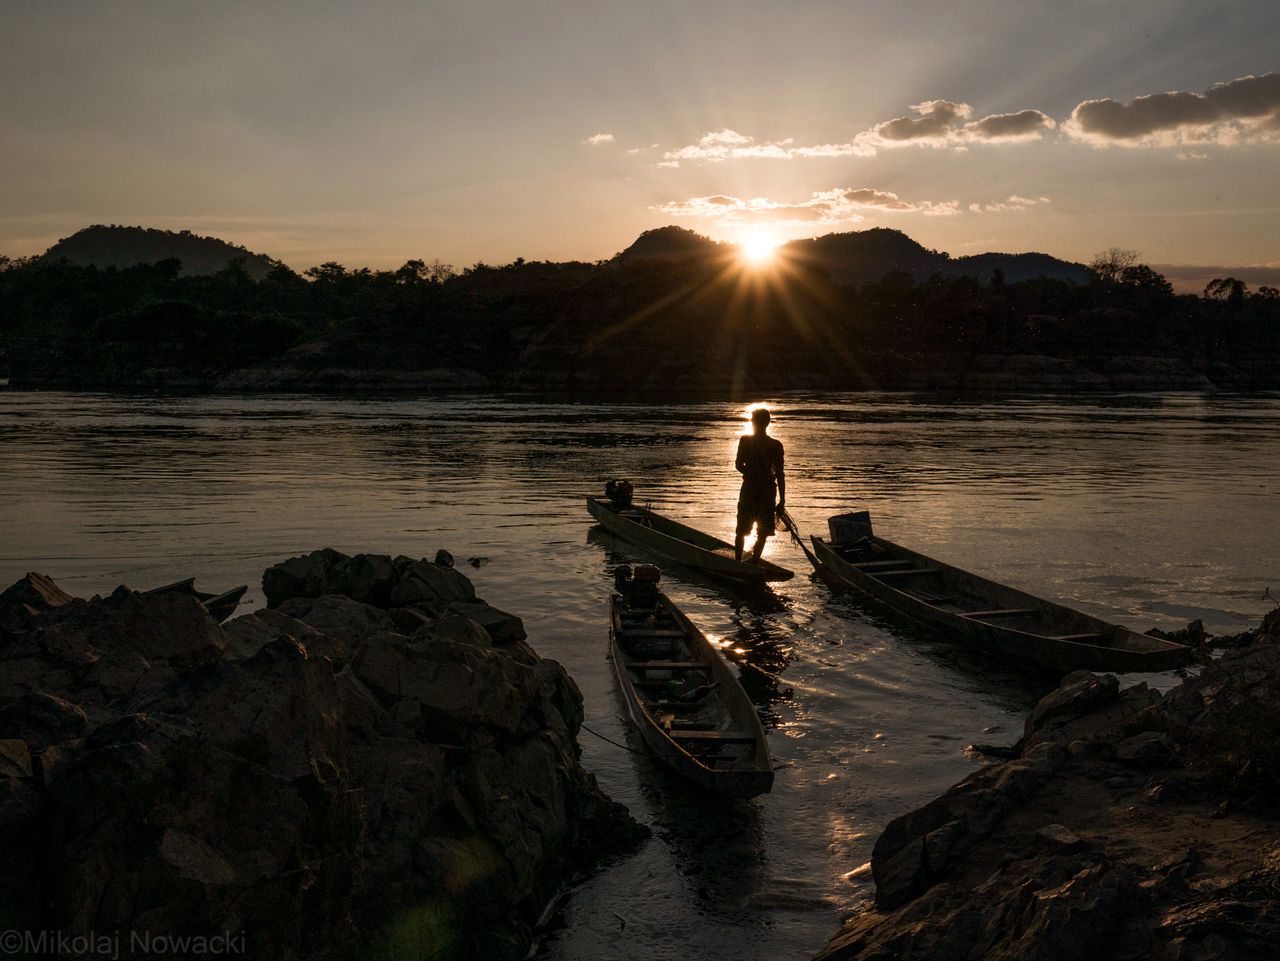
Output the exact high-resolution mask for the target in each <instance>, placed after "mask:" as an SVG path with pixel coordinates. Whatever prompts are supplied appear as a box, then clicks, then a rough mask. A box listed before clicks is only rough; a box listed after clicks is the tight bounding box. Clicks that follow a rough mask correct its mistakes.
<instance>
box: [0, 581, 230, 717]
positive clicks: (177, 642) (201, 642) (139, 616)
mask: <svg viewBox="0 0 1280 961" xmlns="http://www.w3.org/2000/svg"><path fill="white" fill-rule="evenodd" d="M226 645H227V640H226V637H225V635H224V634H223V633H222V630H221V628H220V627H219V626H218V625H217V624H216V623H215V622H214V621H213V619H212V618H210V617H209V615H208V613H207V612H206V611H205V609H204V607H203V606H201V604H200V602H199V601H197V600H196V599H195V598H194V597H192V596H190V595H186V594H177V593H168V594H154V595H151V594H138V593H134V592H132V591H128V590H124V589H121V590H117V591H116V592H115V593H113V594H112V595H111V596H110V597H107V598H105V599H103V598H95V599H93V600H91V601H83V600H79V599H75V600H73V601H71V602H69V603H67V604H64V605H61V606H59V607H55V608H52V609H51V610H49V611H47V612H45V613H44V614H42V615H41V617H40V618H39V620H38V621H37V622H36V623H35V624H34V625H33V627H32V629H31V630H30V631H29V632H27V633H26V634H23V635H21V636H19V637H16V638H14V639H13V640H12V641H11V642H10V643H9V644H8V645H7V646H6V647H5V648H4V649H3V650H0V665H2V666H3V669H2V670H0V704H4V703H5V702H7V701H11V700H14V699H16V698H19V697H22V696H23V695H25V694H28V693H32V692H50V693H57V694H58V695H60V696H63V697H67V698H69V699H70V700H72V701H73V702H75V703H80V704H107V703H109V702H111V701H112V700H114V699H116V698H119V697H123V696H125V695H128V694H132V693H135V692H138V691H141V690H145V689H148V688H154V687H158V686H159V685H161V684H163V683H165V681H167V680H168V679H169V678H170V677H172V676H173V674H174V673H175V672H176V671H181V670H185V669H187V668H190V667H194V666H196V665H198V664H202V663H208V662H210V661H213V660H216V659H218V658H219V657H221V656H222V652H223V651H224V650H225V648H226Z"/></svg>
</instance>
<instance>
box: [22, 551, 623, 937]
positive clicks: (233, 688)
mask: <svg viewBox="0 0 1280 961" xmlns="http://www.w3.org/2000/svg"><path fill="white" fill-rule="evenodd" d="M442 560H444V558H442ZM265 579H266V580H269V581H270V582H271V583H272V584H273V589H272V592H271V593H270V595H269V596H271V598H272V601H273V604H274V606H273V607H271V608H268V609H266V610H262V611H258V612H255V613H253V614H250V615H246V616H244V617H240V618H237V619H236V620H234V621H231V622H230V623H229V624H227V625H226V626H225V627H220V626H219V625H218V624H217V623H215V622H214V621H213V620H212V619H211V618H209V616H208V615H207V614H206V613H205V612H204V610H203V608H202V607H201V606H200V605H199V603H198V602H196V601H195V599H194V598H191V597H189V596H185V595H180V594H160V595H142V594H136V593H134V592H131V591H128V590H126V589H123V588H121V589H119V590H117V591H116V592H115V593H113V594H112V595H111V596H109V597H106V598H93V599H91V600H88V601H86V600H80V599H74V598H70V597H69V596H67V595H65V594H63V593H62V592H61V591H59V590H58V589H57V587H56V585H54V584H53V583H52V582H51V581H49V580H48V579H47V578H40V577H39V576H38V575H28V577H27V578H25V579H24V581H23V582H19V584H18V585H15V586H14V588H11V589H10V590H9V591H7V592H5V594H4V595H3V598H4V600H3V602H0V616H3V615H4V614H5V613H6V612H8V613H9V614H10V615H11V616H10V617H8V618H6V619H4V620H2V621H0V624H3V625H4V626H3V627H2V628H0V679H2V683H0V845H3V847H2V848H0V850H3V851H4V857H3V859H0V928H3V929H6V930H8V929H17V930H32V931H58V932H64V933H66V934H68V935H71V936H74V935H77V934H89V933H92V934H94V935H95V936H99V937H101V936H104V935H105V936H108V937H116V938H117V940H116V941H115V942H114V943H116V944H118V945H119V951H120V954H119V956H121V957H140V956H142V952H141V951H140V950H139V949H138V948H137V945H136V942H134V941H132V940H131V935H132V934H133V933H134V932H142V933H145V934H146V935H147V936H149V937H152V938H155V937H187V938H190V937H201V936H203V937H206V938H213V937H217V936H222V937H227V936H230V937H231V938H233V939H235V941H234V944H235V946H236V947H237V949H238V950H237V953H241V954H243V955H245V956H248V957H253V958H272V959H295V958H296V959H304V958H305V959H345V958H355V957H396V958H426V957H437V956H449V957H460V958H518V957H522V956H523V955H524V954H525V953H526V952H527V949H528V945H529V941H530V937H531V929H532V925H533V924H534V923H535V922H536V920H537V918H538V916H539V915H540V913H541V912H542V910H543V908H544V906H545V905H546V903H547V902H548V900H549V899H550V898H551V897H552V896H553V895H554V892H555V891H556V890H557V888H558V887H559V885H561V884H562V883H564V881H565V880H566V879H568V878H569V877H570V876H572V875H573V874H575V873H576V872H579V871H581V870H582V869H584V868H585V867H586V866H588V865H589V864H590V863H592V862H593V861H594V860H595V859H596V858H598V857H599V856H601V855H602V854H606V853H609V852H612V851H617V850H621V849H623V848H625V847H626V846H628V845H629V844H631V843H633V842H634V841H635V840H636V839H637V837H638V836H639V833H640V829H639V828H638V827H637V826H636V825H635V824H634V822H632V821H631V820H630V818H629V817H628V816H627V815H626V812H625V810H623V809H622V808H620V806H618V805H616V804H614V803H613V802H611V801H610V800H609V799H608V798H606V797H605V796H604V795H603V794H601V792H600V791H599V789H598V788H597V787H596V785H595V781H594V778H593V777H592V776H591V775H590V774H588V773H587V772H586V771H584V770H583V768H582V766H581V764H580V763H579V749H578V745H577V742H576V735H577V732H578V729H579V726H580V724H581V721H582V700H581V696H580V694H579V692H578V690H577V688H576V686H575V685H574V683H573V681H572V680H571V679H570V678H569V676H568V675H567V674H566V673H565V672H564V670H563V669H562V668H561V667H560V666H559V665H558V664H556V663H555V662H554V661H548V660H544V659H541V658H539V657H538V656H537V655H536V653H534V652H533V650H532V648H530V647H529V646H528V644H526V643H524V632H523V629H519V630H518V631H517V630H515V627H517V626H518V625H519V621H518V619H516V618H510V617H509V616H505V615H504V616H499V615H501V612H495V611H494V609H491V608H488V606H487V605H484V603H483V602H482V601H479V600H477V599H476V598H475V591H474V589H473V588H472V587H471V584H470V582H469V581H468V580H467V579H466V578H465V577H463V576H462V575H461V574H460V573H458V572H456V571H453V570H452V569H451V568H449V567H447V566H446V565H445V564H443V563H442V564H436V563H434V562H431V561H414V560H410V559H406V558H400V559H395V560H393V559H392V558H390V557H384V556H377V555H358V556H356V557H354V558H353V557H347V556H346V555H341V554H338V553H337V552H317V553H316V554H313V555H310V556H309V557H308V558H294V559H291V560H290V561H286V562H284V563H283V564H281V565H277V567H276V568H272V569H271V570H269V571H268V572H267V577H266V578H265ZM282 585H283V586H282ZM295 590H296V591H298V592H300V595H303V596H289V595H290V593H291V592H292V591H295ZM342 590H349V591H351V592H352V593H354V594H358V595H359V596H360V597H362V598H364V599H365V600H364V601H361V600H356V599H354V598H353V597H351V596H349V595H347V594H344V593H337V592H338V591H342ZM398 590H399V591H400V594H399V595H397V593H396V592H397V591H398ZM393 596H398V597H400V599H402V600H403V599H408V598H412V600H410V601H409V603H408V604H406V605H402V606H401V607H391V606H390V605H391V604H392V599H393ZM368 601H373V602H376V603H367V602H368ZM454 604H457V605H461V606H460V608H458V609H454V608H452V605H454ZM468 609H474V610H476V612H477V613H479V614H482V615H484V616H486V617H488V618H489V624H487V625H486V624H485V623H483V622H478V621H476V620H473V619H471V618H470V617H468V616H467V614H466V613H465V611H466V610H468ZM410 615H412V616H410ZM513 622H514V624H513ZM489 627H491V628H492V629H487V628H489ZM442 952H443V953H442ZM51 956H54V957H62V956H70V955H69V954H60V953H58V951H53V952H51Z"/></svg>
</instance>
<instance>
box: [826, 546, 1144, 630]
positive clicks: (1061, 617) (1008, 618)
mask: <svg viewBox="0 0 1280 961" xmlns="http://www.w3.org/2000/svg"><path fill="white" fill-rule="evenodd" d="M829 546H830V548H831V550H832V551H833V552H834V553H835V554H836V555H837V556H838V557H839V558H840V559H841V560H843V561H844V562H845V563H846V564H848V565H849V566H850V567H852V568H854V569H855V570H857V571H859V572H861V573H863V574H865V575H867V576H869V577H872V578H874V579H875V580H877V581H879V582H880V583H881V584H884V585H887V586H888V587H891V588H893V589H894V590H896V591H899V592H900V593H902V594H905V595H906V596H907V597H909V598H912V599H913V600H916V601H919V602H920V603H922V604H928V605H929V606H931V607H934V608H937V609H938V610H939V611H941V612H944V613H947V614H952V615H954V616H956V617H960V618H964V619H966V620H970V621H975V622H978V623H981V624H990V625H997V626H999V627H1002V628H1006V629H1009V630H1014V631H1020V632H1023V633H1027V634H1035V635H1037V636H1040V637H1048V638H1050V639H1052V640H1056V641H1074V642H1078V643H1081V644H1090V645H1097V646H1106V645H1108V644H1110V643H1112V642H1113V641H1114V640H1115V639H1116V637H1115V634H1116V633H1123V632H1116V631H1112V632H1111V633H1106V632H1105V631H1106V628H1107V627H1109V625H1108V626H1103V627H1099V628H1097V629H1094V630H1088V629H1087V628H1091V627H1093V623H1092V619H1091V618H1087V617H1086V616H1085V615H1083V614H1079V613H1077V612H1074V611H1066V610H1062V611H1059V610H1058V609H1057V608H1056V607H1055V606H1053V605H1048V604H1045V603H1035V602H1034V599H1030V598H1027V599H1025V600H1024V599H1023V598H1025V597H1026V595H1021V594H1020V592H1016V591H1014V590H1013V589H1012V588H1006V587H1003V586H1001V585H997V584H993V583H991V582H989V581H985V580H983V579H982V578H979V577H976V576H973V575H961V574H960V573H959V572H957V571H955V570H954V569H952V568H949V567H946V566H938V565H935V564H929V563H922V562H921V561H920V560H918V559H916V558H914V557H910V556H907V555H905V554H903V553H900V552H898V551H895V550H892V549H891V548H890V547H887V546H886V545H885V544H883V543H882V542H881V541H880V539H879V538H875V537H863V538H860V539H858V540H855V541H851V542H847V543H844V544H831V545H829ZM1000 594H1005V595H1006V597H1005V598H1004V599H1001V598H1000V597H999V595H1000ZM1008 595H1013V596H1012V597H1009V596H1008Z"/></svg>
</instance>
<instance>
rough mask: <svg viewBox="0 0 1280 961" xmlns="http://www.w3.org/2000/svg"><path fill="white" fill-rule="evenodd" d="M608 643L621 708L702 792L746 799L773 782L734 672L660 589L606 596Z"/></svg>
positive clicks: (751, 709) (755, 720)
mask: <svg viewBox="0 0 1280 961" xmlns="http://www.w3.org/2000/svg"><path fill="white" fill-rule="evenodd" d="M609 621H610V626H609V647H610V655H611V657H612V659H613V669H614V673H615V674H616V675H617V677H618V684H619V686H620V687H621V688H622V699H623V701H624V702H625V703H626V705H627V714H628V715H629V716H630V717H631V721H632V723H633V724H635V726H636V729H637V730H638V731H639V732H640V736H641V738H643V739H644V742H645V744H646V745H647V746H648V747H649V749H650V750H651V751H652V752H653V754H654V755H655V756H656V757H657V758H658V760H660V761H662V762H663V763H664V764H666V765H668V766H669V767H671V768H673V769H674V770H675V771H676V772H678V773H679V774H681V775H683V776H684V777H685V778H687V779H689V780H690V781H692V782H694V783H695V784H698V785H700V786H702V787H704V788H706V789H707V790H709V791H715V792H717V793H720V794H726V795H729V796H731V797H739V798H749V797H755V796H756V795H758V794H766V793H768V792H769V790H770V789H771V788H772V787H773V762H772V760H771V759H770V757H769V744H768V742H767V741H766V740H765V733H764V728H763V726H761V724H760V716H759V715H758V714H757V713H756V708H755V705H754V704H753V703H752V702H751V698H749V697H748V696H747V692H746V691H744V690H743V689H742V685H741V684H740V683H739V682H738V678H737V675H736V674H735V673H734V671H733V669H732V668H731V667H730V666H729V665H728V664H727V663H725V661H724V659H723V658H722V657H721V656H720V655H719V653H717V651H716V650H715V648H714V647H713V646H712V645H711V642H710V641H708V640H707V638H706V635H704V634H703V633H702V632H701V631H700V630H698V628H697V627H695V626H694V625H693V623H692V622H691V621H690V620H689V619H688V618H687V617H686V616H685V615H684V612H683V611H681V610H680V609H679V608H678V607H676V605H675V604H673V603H672V602H671V600H670V598H668V597H667V596H666V595H665V594H659V595H658V598H657V604H656V605H654V606H653V607H636V606H634V605H633V604H631V603H630V602H629V601H628V600H627V598H625V597H624V596H623V595H622V594H616V593H615V594H613V595H612V596H611V597H610V601H609Z"/></svg>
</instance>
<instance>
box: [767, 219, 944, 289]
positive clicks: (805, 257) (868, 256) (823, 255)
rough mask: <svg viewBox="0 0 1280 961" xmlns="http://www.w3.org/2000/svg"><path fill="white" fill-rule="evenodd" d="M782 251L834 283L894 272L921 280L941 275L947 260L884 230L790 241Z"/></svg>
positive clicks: (871, 278)
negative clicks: (813, 268)
mask: <svg viewBox="0 0 1280 961" xmlns="http://www.w3.org/2000/svg"><path fill="white" fill-rule="evenodd" d="M781 252H782V254H783V255H784V256H786V257H788V258H789V259H791V260H792V261H794V262H796V263H799V264H804V265H805V266H810V267H820V268H822V269H823V270H825V271H826V272H827V275H828V276H829V277H830V278H831V279H832V280H833V281H834V282H835V283H837V284H866V283H871V282H872V281H876V280H880V279H881V278H882V277H884V275H885V274H887V273H889V272H890V271H894V270H900V271H903V272H904V273H908V274H911V275H912V276H914V277H920V278H924V277H928V276H929V275H930V274H936V273H941V272H942V271H943V269H944V268H945V267H946V264H947V262H948V260H949V259H950V258H948V257H947V255H946V254H943V253H939V252H938V251H936V250H929V249H928V248H927V247H923V246H921V245H920V244H918V243H916V242H915V241H914V240H912V239H911V238H910V237H908V236H907V235H906V234H904V233H903V232H902V231H901V230H890V229H889V228H887V227H873V228H872V229H871V230H855V231H851V232H849V233H844V234H826V235H824V236H822V237H811V238H808V239H805V240H793V241H791V242H790V243H787V244H783V245H782V248H781Z"/></svg>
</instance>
